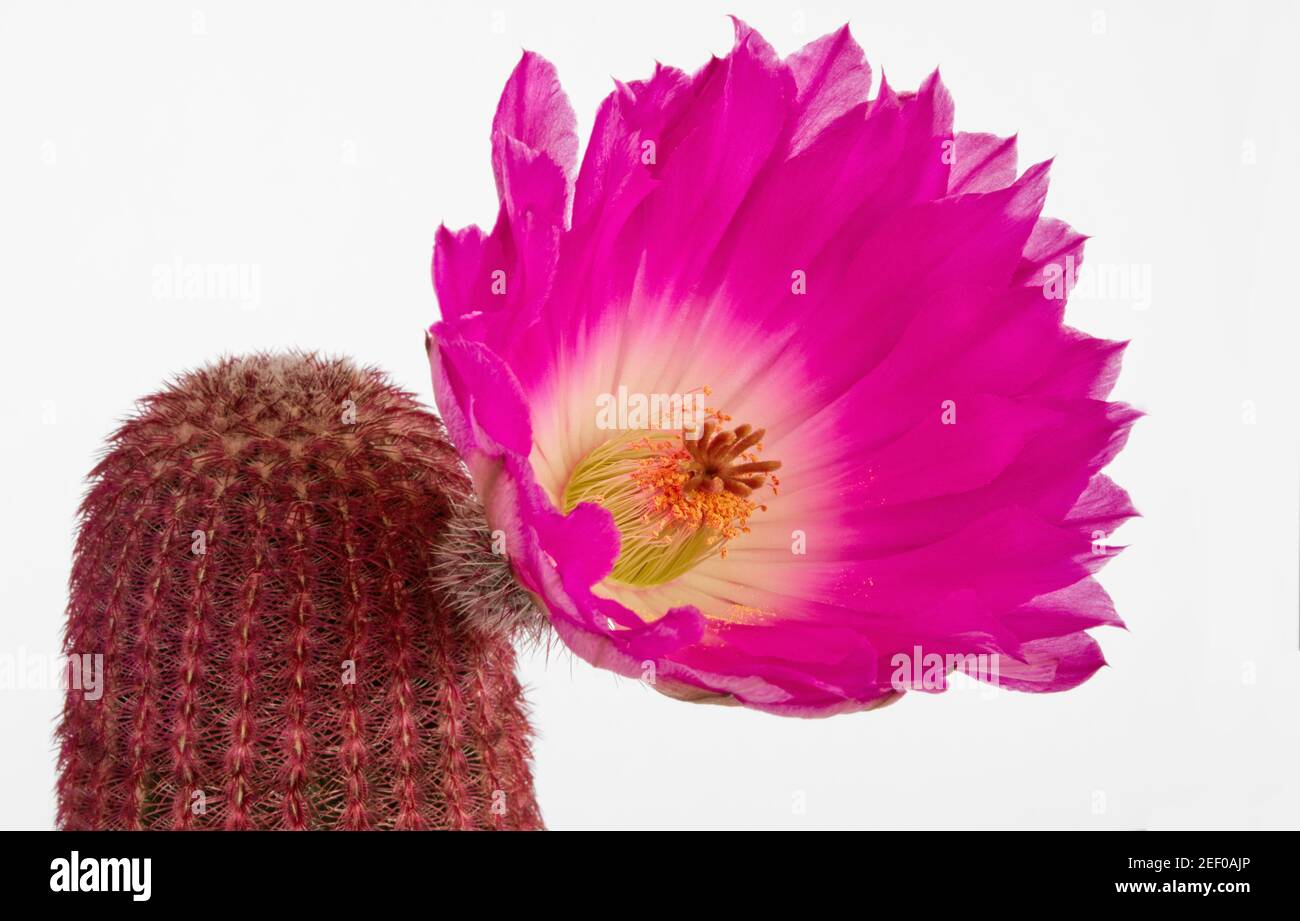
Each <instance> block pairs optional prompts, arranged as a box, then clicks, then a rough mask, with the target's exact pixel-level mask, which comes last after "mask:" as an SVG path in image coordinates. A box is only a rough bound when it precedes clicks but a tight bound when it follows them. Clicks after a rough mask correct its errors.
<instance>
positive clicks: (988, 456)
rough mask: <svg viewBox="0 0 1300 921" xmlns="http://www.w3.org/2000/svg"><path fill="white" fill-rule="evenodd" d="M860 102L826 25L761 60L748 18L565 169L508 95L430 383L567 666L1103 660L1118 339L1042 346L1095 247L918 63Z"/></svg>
mask: <svg viewBox="0 0 1300 921" xmlns="http://www.w3.org/2000/svg"><path fill="white" fill-rule="evenodd" d="M870 87H871V71H870V69H869V67H868V65H867V63H866V61H865V60H864V58H863V55H862V51H861V49H860V48H859V47H858V45H857V44H856V42H854V40H853V38H852V37H851V36H850V35H849V32H848V29H847V27H846V28H844V29H841V30H840V31H838V32H836V33H834V34H831V35H828V36H825V37H824V38H821V39H819V40H817V41H815V42H813V43H812V44H810V45H808V46H807V47H805V48H803V49H802V50H801V51H799V52H798V53H796V54H793V55H791V56H790V57H788V58H786V59H785V60H781V59H780V58H778V57H777V55H776V54H775V53H774V52H773V50H772V48H771V47H769V46H768V44H767V43H766V42H765V41H764V40H763V38H762V37H761V36H760V35H759V34H758V33H757V32H755V31H753V30H752V29H750V28H749V27H748V26H746V25H744V24H743V23H740V22H737V24H736V42H735V47H734V48H733V49H732V51H731V53H730V54H728V55H727V56H726V57H724V58H720V59H719V58H715V59H713V60H711V61H710V62H709V63H708V64H707V65H705V66H704V67H703V68H702V69H701V70H700V71H699V72H697V73H696V74H695V75H693V76H690V75H687V74H685V73H683V72H682V71H679V70H675V69H673V68H671V67H664V66H658V67H656V69H655V72H654V74H653V75H652V76H651V77H650V78H649V79H647V80H643V81H636V82H632V83H626V84H624V83H618V84H617V88H616V90H615V91H614V92H613V93H611V94H610V96H609V97H608V98H607V99H606V100H605V101H604V103H602V105H601V107H600V110H599V112H598V113H597V115H596V121H595V126H594V129H593V131H592V137H591V141H590V143H589V144H588V147H587V150H586V153H585V155H584V156H583V159H582V164H581V167H580V168H578V165H577V160H578V139H577V136H576V134H575V130H574V127H575V119H574V115H573V111H572V110H571V108H570V106H569V103H568V100H567V98H566V97H565V95H564V93H563V91H562V90H561V89H560V86H559V83H558V81H557V79H556V75H555V70H554V68H553V67H552V66H551V65H550V64H549V63H547V62H546V61H545V60H543V59H542V58H540V57H538V56H537V55H534V54H531V53H525V54H524V56H523V59H522V60H521V61H520V62H519V65H518V67H516V68H515V71H514V73H513V74H512V75H511V77H510V80H509V82H508V83H507V84H506V88H505V92H504V93H503V94H502V96H501V101H500V104H499V105H498V107H497V112H496V118H495V120H494V122H493V131H492V165H493V169H494V171H495V173H496V182H497V190H498V193H499V196H500V202H501V206H500V212H499V214H498V217H497V222H496V226H495V227H494V228H493V230H492V232H491V233H490V234H485V233H484V232H483V231H481V230H480V229H479V228H477V227H469V228H466V229H465V230H462V231H459V232H456V233H453V232H450V231H448V230H447V229H446V228H445V227H444V228H440V230H439V232H438V238H437V245H436V248H435V252H434V265H433V270H434V271H433V273H434V283H435V287H436V289H437V294H438V300H439V303H440V305H441V311H442V316H443V320H442V321H441V322H439V323H437V324H435V325H434V326H433V327H432V329H431V333H432V339H431V346H430V358H431V361H432V365H433V381H434V388H435V393H436V396H437V402H438V406H439V409H440V410H441V412H442V414H443V416H444V418H445V419H446V422H447V425H448V427H449V429H450V432H451V435H452V438H453V440H454V441H455V443H456V445H457V446H458V448H459V450H460V451H461V453H462V455H463V456H464V458H465V460H466V462H467V463H468V465H469V468H470V471H471V473H472V475H473V477H474V481H475V484H476V487H477V490H478V492H479V495H480V496H481V498H482V500H483V503H484V506H485V509H486V512H487V516H488V520H489V523H490V525H491V527H492V528H494V529H497V530H499V531H501V532H503V534H504V537H505V547H506V551H507V553H508V556H509V559H510V563H511V566H512V568H513V572H514V574H515V577H516V578H517V580H518V581H519V583H520V584H521V585H522V586H523V587H524V588H526V589H527V590H528V591H529V592H531V593H532V594H533V595H534V596H535V597H536V599H537V600H538V602H539V604H540V605H541V607H542V608H543V609H544V610H545V612H546V613H547V614H548V615H549V617H550V620H551V623H552V624H553V625H554V627H555V629H556V630H557V632H558V633H559V635H560V637H562V638H563V640H564V641H565V643H567V644H568V645H569V646H570V647H571V648H572V649H573V650H574V651H575V652H576V653H577V654H578V655H579V656H581V657H582V658H584V659H586V660H587V661H588V662H591V663H593V664H595V665H598V666H601V667H604V668H608V669H612V670H613V671H615V672H618V673H621V674H624V675H629V676H635V677H638V678H641V677H646V678H650V679H652V680H653V683H654V684H655V686H656V687H657V688H658V689H659V690H661V691H664V692H665V693H668V694H671V695H673V696H678V697H684V698H688V699H694V700H714V701H719V702H728V703H739V704H743V705H745V706H749V707H754V708H757V709H761V710H767V711H771V712H775V713H784V714H793V715H799V716H819V715H826V714H830V713H837V712H843V711H847V710H859V709H869V708H872V707H876V706H880V705H882V704H884V703H888V702H889V701H891V700H894V699H896V698H897V697H898V696H899V695H900V694H901V693H902V692H903V691H904V690H907V689H911V688H915V689H921V690H938V689H941V688H942V687H943V686H944V676H945V675H946V674H947V673H949V672H951V671H952V670H953V669H959V670H963V671H966V672H968V673H972V674H975V675H976V677H980V678H984V679H986V680H993V681H996V682H997V683H998V684H1000V685H1002V686H1005V687H1009V688H1013V689H1016V690H1022V691H1059V690H1064V689H1067V688H1072V687H1074V686H1076V685H1078V684H1079V683H1080V682H1082V681H1084V680H1086V679H1087V678H1088V677H1089V676H1091V675H1092V674H1093V672H1095V671H1096V670H1097V669H1098V668H1099V667H1100V666H1101V665H1103V664H1104V660H1103V659H1102V655H1101V650H1100V648H1099V647H1098V645H1097V643H1096V642H1095V641H1094V640H1093V639H1092V638H1091V637H1090V636H1089V635H1088V634H1087V633H1086V632H1085V631H1086V630H1087V629H1088V628H1091V627H1096V626H1100V625H1118V624H1119V623H1120V620H1119V617H1118V616H1117V615H1116V613H1115V610H1114V607H1113V605H1112V604H1111V602H1110V599H1109V598H1108V597H1107V595H1106V593H1105V592H1104V591H1103V590H1102V588H1101V587H1100V585H1098V583H1097V582H1096V581H1094V579H1093V578H1092V575H1091V574H1092V573H1093V572H1095V571H1096V570H1097V569H1098V568H1099V567H1100V566H1101V565H1102V564H1103V563H1105V561H1106V560H1107V559H1108V558H1109V557H1110V556H1111V555H1112V554H1113V552H1114V551H1113V550H1111V549H1109V548H1107V547H1106V546H1105V542H1104V541H1103V540H1102V538H1103V537H1104V536H1105V535H1107V534H1109V533H1110V532H1111V531H1112V530H1113V529H1114V528H1115V527H1117V526H1118V525H1119V524H1120V523H1121V522H1123V521H1124V520H1125V519H1127V518H1129V517H1131V516H1132V515H1134V514H1135V511H1134V509H1133V507H1132V505H1131V504H1130V502H1129V500H1128V497H1127V495H1126V494H1125V493H1124V491H1123V490H1122V489H1120V488H1119V487H1117V486H1116V485H1115V484H1114V483H1112V482H1111V481H1110V480H1109V479H1107V478H1106V477H1105V476H1103V475H1102V474H1101V473H1100V472H1099V471H1100V470H1101V469H1102V467H1104V466H1105V465H1106V464H1107V463H1108V462H1109V461H1110V459H1111V458H1112V457H1114V455H1115V454H1116V453H1117V452H1118V451H1119V450H1120V448H1121V447H1122V446H1123V443H1124V441H1125V439H1126V437H1127V433H1128V429H1129V427H1130V426H1131V425H1132V423H1133V421H1134V419H1135V418H1136V416H1137V415H1138V414H1137V413H1136V412H1135V411H1134V410H1132V409H1131V408H1129V407H1127V406H1124V405H1122V404H1118V403H1108V402H1106V396H1107V394H1108V392H1109V390H1110V388H1111V385H1112V383H1113V382H1114V380H1115V378H1116V375H1117V374H1118V371H1119V363H1120V355H1121V352H1122V351H1123V348H1124V344H1123V343H1117V342H1107V341H1102V340H1098V339H1093V338H1090V337H1088V336H1086V335H1083V334H1082V333H1079V332H1077V331H1075V330H1073V329H1070V328H1068V327H1065V326H1063V325H1062V313H1063V310H1064V306H1065V293H1066V290H1067V289H1068V286H1069V282H1070V280H1071V278H1070V276H1071V274H1072V270H1073V266H1075V265H1077V264H1078V262H1079V259H1080V256H1081V251H1082V247H1083V239H1084V238H1083V237H1082V236H1080V235H1079V234H1077V233H1075V232H1074V231H1072V230H1071V229H1070V228H1069V227H1067V226H1066V225H1065V224H1063V223H1061V222H1059V221H1055V220H1052V219H1049V218H1044V217H1041V216H1040V213H1039V212H1040V210H1041V208H1042V204H1043V199H1044V196H1045V194H1046V192H1047V179H1048V176H1047V173H1048V165H1047V164H1045V163H1044V164H1039V165H1036V166H1032V167H1030V168H1029V169H1027V170H1026V171H1025V172H1024V173H1023V174H1021V175H1020V176H1019V177H1018V178H1017V175H1016V151H1015V146H1016V145H1015V140H1014V138H997V137H993V136H991V135H985V134H954V132H953V130H952V112H953V108H952V101H951V99H950V98H949V96H948V92H947V90H945V89H944V86H943V84H942V83H941V82H940V80H939V76H938V74H937V73H936V74H934V75H932V76H931V77H930V78H929V79H927V80H926V81H925V83H924V84H923V85H922V86H921V88H920V89H919V90H918V91H917V92H915V93H897V92H895V91H894V90H893V89H892V88H891V87H890V86H889V85H888V82H887V81H884V80H882V81H881V85H880V88H879V90H878V92H877V93H876V95H875V97H874V98H872V99H869V98H868V97H869V90H870ZM575 174H576V175H575ZM981 657H982V658H981ZM977 662H978V663H979V665H980V667H978V668H976V667H975V665H974V663H977ZM990 662H991V663H993V666H992V674H989V673H988V672H986V670H985V668H984V665H985V664H987V663H990Z"/></svg>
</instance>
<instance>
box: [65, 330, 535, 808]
mask: <svg viewBox="0 0 1300 921" xmlns="http://www.w3.org/2000/svg"><path fill="white" fill-rule="evenodd" d="M472 507H473V499H472V497H471V495H470V486H469V481H468V479H467V477H466V476H465V473H464V471H463V469H462V467H461V465H460V462H459V460H458V459H457V456H456V453H455V451H454V450H453V448H452V447H451V446H450V445H449V444H448V442H447V440H446V438H445V435H444V432H443V428H442V424H441V422H440V421H439V420H438V419H437V418H436V417H434V416H432V415H431V414H430V413H428V412H427V411H425V410H424V409H422V408H421V407H420V406H419V405H418V404H417V403H416V402H415V401H414V399H413V398H412V397H411V395H409V394H407V393H403V392H401V391H400V390H397V389H395V388H394V387H392V386H391V385H390V384H389V383H388V382H387V381H386V379H385V378H384V377H383V375H381V374H379V373H378V372H376V371H373V370H363V369H358V368H357V367H356V366H354V365H352V364H351V363H349V362H347V361H343V360H326V359H321V358H318V357H316V356H313V355H290V356H267V355H256V356H252V357H249V358H240V359H227V360H223V361H221V362H220V363H218V364H216V365H213V366H211V367H209V368H206V369H204V370H200V371H197V372H193V373H189V374H187V375H184V376H182V377H181V378H180V379H178V380H177V381H175V382H174V383H173V384H171V385H170V386H169V387H167V388H166V389H165V390H163V391H162V392H161V393H158V394H155V395H154V396H151V397H148V398H147V399H145V400H143V401H142V402H141V404H140V406H139V407H138V412H137V413H136V414H135V415H134V417H132V418H131V419H129V420H128V421H127V422H126V423H125V424H124V425H122V427H121V428H120V429H119V430H118V431H117V433H116V434H115V435H114V436H113V437H112V439H111V442H110V444H109V449H108V451H107V453H106V454H105V456H104V457H103V459H102V460H101V461H100V463H99V464H98V465H97V466H96V467H95V469H94V470H93V471H92V473H91V476H90V486H89V489H88V492H87V494H86V498H85V500H84V502H83V505H82V508H81V517H80V533H79V535H78V539H77V543H76V549H75V557H74V562H73V569H72V576H71V580H70V600H69V606H68V625H67V633H66V639H65V647H66V652H67V653H68V654H69V656H70V657H71V656H78V657H80V658H78V659H76V660H73V661H78V662H86V663H89V662H93V661H96V660H95V659H94V657H95V656H100V655H102V663H103V668H102V679H101V682H100V684H99V686H98V689H97V692H96V694H94V695H92V694H89V693H87V692H86V691H83V690H78V689H77V688H76V686H75V685H76V684H77V682H72V683H70V687H69V690H68V694H67V699H66V703H65V707H64V711H63V716H62V720H61V724H60V726H59V730H58V736H59V742H60V777H59V782H58V822H59V825H60V826H61V827H63V828H67V829H189V828H225V829H325V828H346V829H365V828H399V829H418V828H450V829H462V828H502V829H526V828H540V827H541V817H540V814H539V812H538V809H537V805H536V802H535V800H534V797H533V789H532V777H531V774H530V768H529V758H530V755H529V738H530V730H529V727H528V723H527V718H526V714H525V710H524V705H523V699H522V692H521V690H520V686H519V684H518V682H517V681H516V679H515V675H514V662H515V659H514V650H513V646H512V644H511V641H510V635H509V631H504V632H503V630H501V629H487V628H485V626H484V625H487V626H488V627H492V626H495V625H500V624H503V623H506V622H507V621H509V623H512V624H513V623H515V621H516V620H517V618H509V619H505V620H503V618H502V617H501V616H499V614H498V613H496V612H494V611H487V612H484V614H483V617H482V618H481V621H482V622H481V623H480V620H479V619H476V618H475V617H474V616H473V615H474V612H473V611H467V610H466V608H467V606H470V607H472V604H473V601H472V599H473V597H474V596H473V592H472V591H465V590H463V588H462V590H461V591H460V593H459V595H458V596H457V597H456V598H455V599H454V600H453V599H452V598H450V597H449V596H448V594H447V592H446V589H445V582H446V577H445V573H443V574H440V571H439V567H440V566H441V565H443V564H441V563H440V562H439V561H440V560H441V559H444V558H445V557H447V555H448V553H449V551H448V550H447V548H446V547H445V546H444V545H445V539H446V536H447V534H448V533H454V534H463V533H465V532H466V531H467V530H472V529H468V528H467V526H466V525H465V524H464V522H463V521H462V520H461V517H460V516H463V515H464V514H465V512H464V509H466V508H472ZM483 552H484V554H485V555H486V556H490V554H488V551H487V548H483ZM450 553H451V556H452V557H453V558H454V559H457V560H461V561H462V562H461V566H462V568H463V569H464V568H467V567H468V566H469V564H467V563H465V562H464V560H465V558H466V556H467V554H466V551H465V550H464V549H463V548H461V549H458V550H453V551H450ZM485 565H487V564H485ZM473 578H474V576H473V574H472V573H471V572H466V573H464V574H463V578H462V581H464V580H466V579H468V580H471V581H472V579H473ZM489 581H490V582H491V583H492V584H493V585H495V584H496V583H497V582H499V573H495V574H492V575H491V576H490V578H489ZM498 594H499V593H498ZM498 600H499V599H498V598H496V597H495V596H493V598H492V602H491V603H496V602H497V601H498ZM74 672H75V670H74ZM92 697H94V698H97V699H91V698H92Z"/></svg>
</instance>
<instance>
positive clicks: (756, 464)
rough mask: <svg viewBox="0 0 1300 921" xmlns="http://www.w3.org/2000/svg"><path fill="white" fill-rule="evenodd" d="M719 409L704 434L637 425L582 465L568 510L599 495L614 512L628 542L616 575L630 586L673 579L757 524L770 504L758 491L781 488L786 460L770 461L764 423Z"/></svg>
mask: <svg viewBox="0 0 1300 921" xmlns="http://www.w3.org/2000/svg"><path fill="white" fill-rule="evenodd" d="M728 418H729V417H728V416H726V415H725V414H723V413H719V412H716V411H714V412H712V413H711V414H710V416H709V418H708V419H706V421H705V422H704V425H703V426H702V428H701V431H700V436H699V438H697V439H689V438H686V437H685V435H684V433H681V432H674V433H668V432H648V433H647V432H629V433H626V434H624V435H620V436H617V437H615V438H612V439H610V440H609V441H607V442H605V443H604V444H603V445H601V446H600V447H598V448H596V449H595V450H594V451H592V452H591V453H590V454H589V455H588V456H587V457H585V458H583V460H582V462H581V463H580V464H579V465H578V467H577V468H576V469H575V470H574V473H573V476H572V477H571V478H570V481H569V484H568V486H567V487H566V488H565V491H564V499H563V502H564V508H565V511H566V512H567V511H570V510H572V509H573V508H574V507H575V506H576V505H578V504H579V503H580V502H595V503H597V504H599V505H601V506H603V507H604V508H605V509H607V510H608V511H609V512H610V514H611V515H612V516H613V517H614V523H615V525H616V526H617V527H618V530H619V535H620V537H621V540H622V547H621V550H620V553H619V557H618V561H617V562H616V563H615V564H614V570H613V572H612V573H611V574H610V577H611V578H612V579H615V580H617V581H620V582H623V583H625V584H628V585H637V586H648V585H660V584H662V583H664V582H669V581H671V580H673V579H675V578H677V577H678V576H680V575H682V574H683V573H685V572H687V571H689V570H690V569H691V568H692V567H694V566H696V565H698V564H699V563H700V562H701V561H702V560H704V559H707V558H708V557H710V556H713V555H714V554H717V555H718V556H719V557H721V558H725V557H726V555H727V549H726V544H727V542H728V541H730V540H732V539H734V538H736V537H738V536H739V535H741V534H745V533H748V531H749V516H750V515H752V514H753V513H754V512H756V511H765V510H766V508H767V506H766V505H761V504H759V503H757V502H755V501H753V499H752V498H751V496H752V495H753V493H754V492H755V491H756V490H758V489H761V488H762V487H763V486H764V485H768V484H769V481H770V485H771V487H772V491H773V494H775V493H776V491H777V486H778V485H779V484H778V481H777V478H776V477H775V476H774V475H773V474H774V471H776V470H778V469H780V467H781V463H780V461H762V460H759V459H758V452H759V451H761V450H762V438H763V435H764V434H765V433H764V430H763V429H757V430H755V429H754V428H753V426H750V425H738V426H736V427H735V428H734V429H732V430H730V431H726V430H719V427H718V424H719V422H724V421H726V420H727V419H728Z"/></svg>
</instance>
